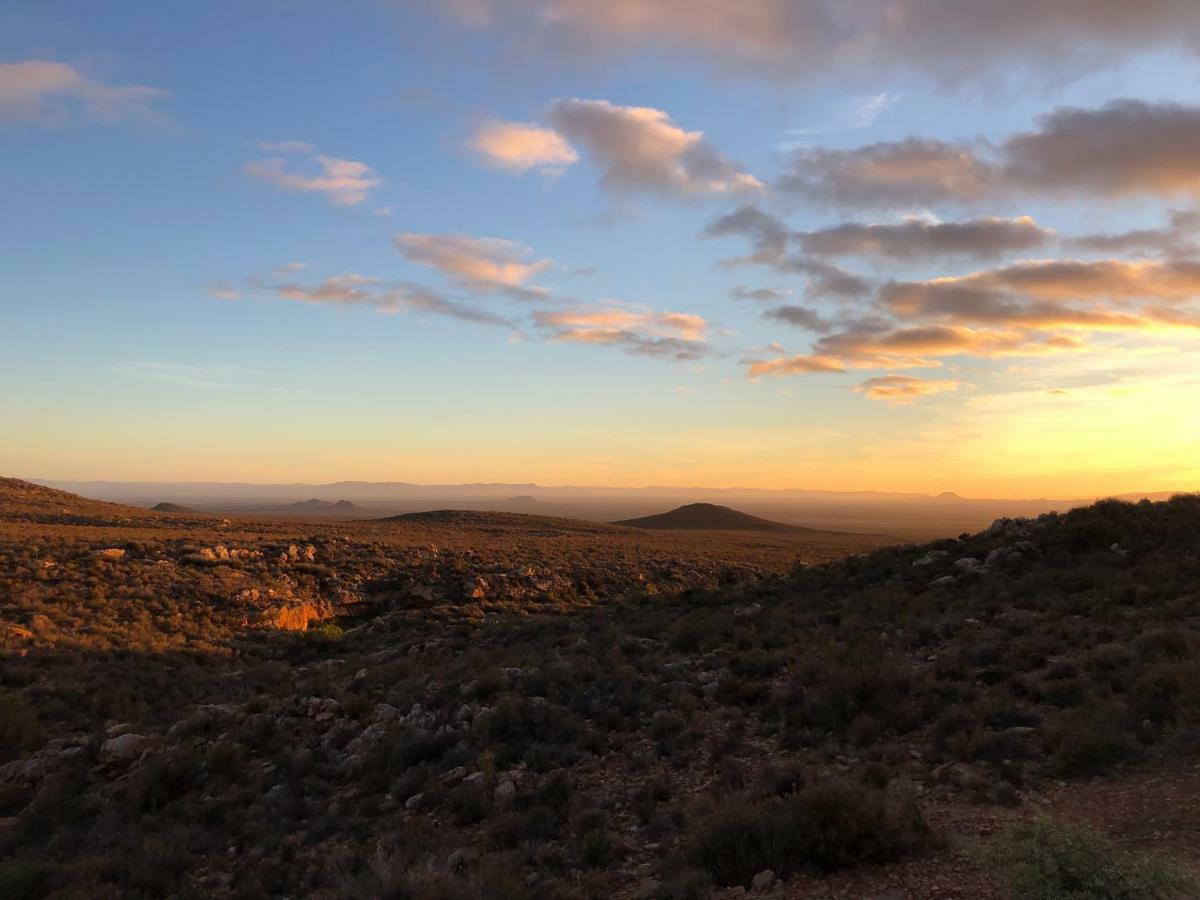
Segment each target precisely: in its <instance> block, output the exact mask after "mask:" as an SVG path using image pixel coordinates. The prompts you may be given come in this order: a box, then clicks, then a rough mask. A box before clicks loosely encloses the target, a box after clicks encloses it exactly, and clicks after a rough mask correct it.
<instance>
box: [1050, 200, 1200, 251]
mask: <svg viewBox="0 0 1200 900" xmlns="http://www.w3.org/2000/svg"><path fill="white" fill-rule="evenodd" d="M1197 227H1200V212H1197V211H1196V210H1178V209H1177V210H1172V211H1171V213H1170V216H1169V221H1168V224H1167V225H1166V226H1165V227H1163V228H1135V229H1132V230H1129V231H1121V232H1117V233H1115V234H1089V235H1084V236H1083V237H1077V238H1072V239H1071V240H1070V241H1068V245H1069V246H1071V247H1074V248H1075V249H1077V250H1084V251H1090V252H1094V253H1130V254H1139V255H1148V256H1191V255H1196V254H1197V253H1198V252H1200V247H1197V245H1196V242H1195V238H1196V229H1197Z"/></svg>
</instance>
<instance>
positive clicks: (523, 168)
mask: <svg viewBox="0 0 1200 900" xmlns="http://www.w3.org/2000/svg"><path fill="white" fill-rule="evenodd" d="M468 146H469V147H470V148H471V149H472V150H474V151H475V152H476V153H477V154H479V156H481V157H482V158H483V159H484V161H486V162H487V163H488V164H490V165H492V166H495V167H496V168H500V169H508V170H509V171H511V172H528V171H529V170H530V169H537V170H538V171H541V172H547V173H558V172H562V171H563V170H564V169H566V168H567V167H568V166H571V165H573V164H574V163H575V162H577V161H578V160H579V154H578V153H576V152H575V148H574V147H572V146H571V145H570V144H568V143H567V142H566V140H564V139H563V137H562V135H560V134H559V133H558V132H557V131H555V130H554V129H552V128H541V127H539V126H537V125H529V124H525V123H523V122H499V121H493V122H486V123H484V124H483V125H482V126H480V128H479V130H478V131H476V132H475V135H474V136H473V137H472V138H471V140H470V141H469V143H468Z"/></svg>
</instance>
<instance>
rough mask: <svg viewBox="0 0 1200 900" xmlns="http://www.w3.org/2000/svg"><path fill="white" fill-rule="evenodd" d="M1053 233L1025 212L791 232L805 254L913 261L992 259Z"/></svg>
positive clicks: (1040, 243)
mask: <svg viewBox="0 0 1200 900" xmlns="http://www.w3.org/2000/svg"><path fill="white" fill-rule="evenodd" d="M1052 236H1053V232H1051V231H1050V230H1048V229H1045V228H1042V227H1041V226H1040V225H1038V224H1037V222H1035V221H1034V220H1033V219H1032V218H1030V217H1029V216H1022V217H1020V218H1016V219H1001V218H996V217H993V216H987V217H984V218H979V219H969V220H967V221H965V222H929V221H926V220H923V219H908V220H905V221H903V222H897V223H894V224H862V223H858V222H847V223H845V224H842V225H837V226H834V227H832V228H822V229H820V230H818V231H809V232H802V233H800V234H797V235H796V238H797V240H798V241H799V242H800V246H801V247H802V248H803V250H804V252H805V253H806V254H808V255H809V256H865V257H885V258H888V259H899V260H916V259H930V258H936V257H942V256H965V257H971V258H974V259H994V258H996V257H999V256H1004V255H1005V254H1008V253H1014V252H1019V251H1025V250H1032V249H1034V248H1036V247H1040V246H1043V245H1044V244H1045V243H1046V242H1047V241H1049V240H1050V238H1051V237H1052Z"/></svg>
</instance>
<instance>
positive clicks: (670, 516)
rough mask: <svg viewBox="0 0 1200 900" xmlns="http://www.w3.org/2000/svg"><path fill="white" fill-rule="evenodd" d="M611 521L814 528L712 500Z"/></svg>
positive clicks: (639, 524)
mask: <svg viewBox="0 0 1200 900" xmlns="http://www.w3.org/2000/svg"><path fill="white" fill-rule="evenodd" d="M613 524H614V525H623V526H625V527H627V528H651V529H679V530H697V529H703V530H708V531H717V530H720V531H775V532H805V531H810V532H812V531H816V530H817V529H813V528H802V527H800V526H798V525H785V524H783V523H782V522H772V521H771V520H770V519H760V518H759V517H758V516H752V515H749V514H747V513H744V512H739V511H738V510H736V509H731V508H730V507H728V506H717V505H716V504H714V503H688V504H687V505H685V506H680V507H678V508H676V509H673V510H671V511H670V512H665V513H659V514H658V515H655V516H642V517H641V518H638V519H623V520H622V521H619V522H614V523H613Z"/></svg>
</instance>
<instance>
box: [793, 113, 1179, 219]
mask: <svg viewBox="0 0 1200 900" xmlns="http://www.w3.org/2000/svg"><path fill="white" fill-rule="evenodd" d="M777 186H778V187H779V189H780V190H782V191H784V192H787V193H791V194H795V195H798V196H800V197H803V198H805V199H806V200H810V201H813V202H819V203H826V204H831V205H835V206H842V207H863V208H892V209H895V208H906V207H913V206H936V205H938V204H943V203H970V202H974V201H978V200H980V199H983V198H985V197H998V198H1011V197H1012V196H1013V195H1016V194H1033V195H1043V196H1067V195H1071V196H1082V197H1092V198H1102V199H1109V198H1114V197H1128V196H1157V197H1176V196H1189V197H1197V196H1200V107H1196V106H1185V105H1183V104H1178V103H1147V102H1144V101H1141V100H1114V101H1113V102H1111V103H1108V104H1106V105H1104V106H1100V107H1096V108H1080V107H1063V108H1060V109H1057V110H1054V111H1053V112H1051V113H1049V114H1047V115H1044V116H1042V117H1040V118H1039V119H1038V120H1037V127H1036V128H1035V129H1034V130H1032V131H1028V132H1023V133H1020V134H1016V135H1013V136H1011V137H1009V138H1007V139H1006V140H1004V141H1003V142H1001V143H1000V144H998V145H995V146H993V145H990V144H988V143H987V142H985V141H983V140H977V141H973V142H959V143H950V142H947V141H940V140H933V139H922V138H908V139H907V140H903V141H891V142H882V143H876V144H870V145H867V146H864V147H857V148H853V149H848V150H843V149H838V150H830V149H800V150H797V151H795V152H794V153H793V154H792V155H791V158H790V160H789V163H788V166H787V168H786V171H785V172H784V174H783V175H782V176H781V177H780V178H779V179H778V181H777Z"/></svg>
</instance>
